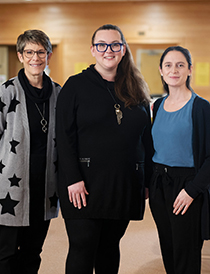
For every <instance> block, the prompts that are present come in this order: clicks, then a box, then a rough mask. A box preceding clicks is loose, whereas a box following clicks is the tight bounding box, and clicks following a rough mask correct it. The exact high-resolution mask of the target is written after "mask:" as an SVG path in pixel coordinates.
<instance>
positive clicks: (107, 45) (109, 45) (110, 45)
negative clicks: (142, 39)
mask: <svg viewBox="0 0 210 274" xmlns="http://www.w3.org/2000/svg"><path fill="white" fill-rule="evenodd" d="M101 44H103V45H106V48H105V50H99V49H98V45H101ZM116 44H118V45H120V49H119V50H113V49H112V46H113V45H116ZM123 45H124V44H123V43H119V42H115V43H111V44H107V43H96V44H93V46H96V50H97V51H98V52H105V51H107V49H108V47H110V49H111V51H113V52H119V51H121V49H122V46H123Z"/></svg>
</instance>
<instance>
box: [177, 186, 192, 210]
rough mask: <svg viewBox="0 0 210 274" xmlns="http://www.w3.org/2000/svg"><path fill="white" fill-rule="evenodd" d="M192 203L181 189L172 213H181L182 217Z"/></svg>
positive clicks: (190, 198)
mask: <svg viewBox="0 0 210 274" xmlns="http://www.w3.org/2000/svg"><path fill="white" fill-rule="evenodd" d="M192 202H193V198H192V197H190V196H189V195H188V194H187V192H186V191H185V190H184V189H182V190H181V191H180V192H179V195H178V196H177V197H176V200H175V202H174V204H173V207H174V210H173V213H174V214H176V215H178V214H179V213H180V212H181V211H182V212H181V214H182V215H184V214H185V213H186V211H187V210H188V207H189V206H190V205H191V203H192Z"/></svg>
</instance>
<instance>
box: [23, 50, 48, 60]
mask: <svg viewBox="0 0 210 274" xmlns="http://www.w3.org/2000/svg"><path fill="white" fill-rule="evenodd" d="M23 53H24V55H25V57H26V58H29V59H30V58H32V57H33V56H34V54H35V53H36V54H37V55H38V56H39V58H41V59H43V58H45V57H46V56H47V51H46V50H38V51H35V50H32V49H25V50H24V51H23Z"/></svg>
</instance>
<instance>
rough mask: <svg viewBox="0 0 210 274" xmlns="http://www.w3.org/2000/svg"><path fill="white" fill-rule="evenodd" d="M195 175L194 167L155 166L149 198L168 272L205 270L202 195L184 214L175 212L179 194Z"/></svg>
mask: <svg viewBox="0 0 210 274" xmlns="http://www.w3.org/2000/svg"><path fill="white" fill-rule="evenodd" d="M194 176H195V171H194V169H193V168H176V167H174V168H170V167H166V166H163V165H156V166H155V172H154V174H153V180H152V183H151V188H150V199H149V202H150V208H151V212H152V215H153V218H154V220H155V223H156V226H157V229H158V234H159V240H160V246H161V252H162V257H163V262H164V266H165V269H166V272H167V274H199V273H200V271H201V249H202V244H203V241H202V240H201V206H202V202H203V199H202V196H201V195H199V196H198V197H197V198H196V199H194V201H193V202H192V204H191V205H190V207H189V208H188V210H187V212H186V213H185V214H184V215H181V214H179V215H175V214H174V213H173V203H174V201H175V199H176V197H177V195H178V194H179V192H180V191H181V190H182V189H183V188H184V187H185V186H186V184H188V183H190V181H191V180H192V179H193V178H194Z"/></svg>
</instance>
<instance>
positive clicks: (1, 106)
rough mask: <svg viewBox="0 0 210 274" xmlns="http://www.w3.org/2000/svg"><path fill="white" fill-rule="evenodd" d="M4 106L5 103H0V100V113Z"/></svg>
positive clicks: (0, 101)
mask: <svg viewBox="0 0 210 274" xmlns="http://www.w3.org/2000/svg"><path fill="white" fill-rule="evenodd" d="M5 106H6V104H5V103H3V102H2V100H1V98H0V111H1V112H3V108H4V107H5Z"/></svg>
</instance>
